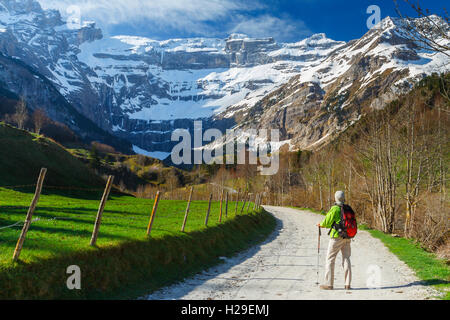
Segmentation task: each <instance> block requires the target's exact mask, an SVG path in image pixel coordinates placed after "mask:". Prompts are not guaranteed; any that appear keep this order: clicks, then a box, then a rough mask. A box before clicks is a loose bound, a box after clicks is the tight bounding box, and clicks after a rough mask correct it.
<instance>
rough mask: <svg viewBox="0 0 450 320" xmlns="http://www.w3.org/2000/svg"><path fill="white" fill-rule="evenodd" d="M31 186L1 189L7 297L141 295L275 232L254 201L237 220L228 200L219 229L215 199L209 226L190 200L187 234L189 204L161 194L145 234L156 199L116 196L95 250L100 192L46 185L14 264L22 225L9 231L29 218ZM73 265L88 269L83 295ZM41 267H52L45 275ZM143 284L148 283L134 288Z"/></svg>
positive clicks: (199, 204)
mask: <svg viewBox="0 0 450 320" xmlns="http://www.w3.org/2000/svg"><path fill="white" fill-rule="evenodd" d="M28 189H30V190H28V192H25V191H27V190H25V189H21V190H11V189H5V188H0V284H1V287H2V290H0V297H2V298H6V299H8V298H44V299H45V298H88V297H92V296H93V297H106V298H109V297H126V298H130V297H137V296H138V293H137V292H139V293H144V292H145V291H144V290H151V289H156V288H158V287H159V286H161V285H163V284H167V283H170V282H172V281H174V280H180V279H182V278H183V277H184V276H187V275H189V274H192V273H195V272H198V271H199V270H201V269H203V268H205V267H206V266H207V265H210V264H214V263H217V262H218V258H219V256H221V255H231V254H233V253H235V252H236V251H238V250H241V249H243V248H245V247H247V246H248V245H250V243H253V242H254V241H258V240H261V239H262V238H263V237H264V236H266V235H267V234H268V233H269V232H270V231H271V230H272V229H273V221H272V219H271V218H269V217H268V215H267V216H266V214H263V212H262V210H261V209H260V210H256V211H255V212H253V210H252V208H253V203H252V204H251V205H250V211H249V214H246V210H244V214H243V215H239V212H240V209H241V207H242V202H240V203H239V210H238V216H237V217H236V216H235V214H234V212H235V210H234V209H235V202H234V201H233V202H229V207H228V216H227V217H225V204H224V205H223V218H222V223H221V224H219V212H220V202H219V201H213V202H212V204H211V212H210V216H209V222H208V227H205V225H204V223H205V216H206V212H207V209H208V201H193V202H192V203H191V206H190V211H189V216H188V219H187V224H186V228H185V232H181V225H182V223H183V219H184V214H185V210H186V205H187V201H185V200H184V201H183V200H164V195H163V197H162V200H160V202H159V206H158V210H157V212H156V216H155V220H154V224H153V228H152V232H151V235H150V237H148V236H147V235H146V230H147V225H148V222H149V217H150V213H151V210H152V208H153V200H150V199H140V198H135V197H132V196H128V195H124V194H120V193H114V192H113V193H112V194H111V195H110V198H109V200H108V202H107V204H106V207H105V211H104V213H103V218H102V223H101V227H100V232H99V236H98V241H97V246H96V247H91V246H89V241H90V238H91V235H92V231H93V227H94V222H95V218H96V214H97V210H98V205H99V202H100V198H101V194H102V191H101V190H100V189H99V190H90V191H85V190H63V189H55V190H51V191H49V190H48V188H47V190H46V189H45V186H44V192H43V194H42V195H41V198H40V201H39V203H38V206H37V209H36V211H35V213H34V215H33V220H34V221H33V223H32V224H31V227H30V229H29V231H28V234H27V238H26V240H25V243H24V246H23V249H22V253H21V256H20V261H19V262H17V263H16V262H13V261H12V255H13V252H14V248H15V245H16V242H17V239H18V236H19V234H20V230H21V226H22V223H19V224H18V225H15V226H13V227H8V226H11V225H14V224H16V223H18V222H20V221H23V220H24V218H25V216H26V212H27V209H28V206H29V204H30V202H31V199H32V197H33V193H32V189H33V188H32V187H29V188H28ZM246 209H247V208H246ZM260 222H262V223H261V224H260ZM197 254H198V255H197ZM70 264H77V265H80V266H81V269H82V270H83V271H84V279H85V281H84V282H85V285H84V288H83V289H84V290H81V291H82V292H69V291H68V290H67V289H66V288H65V282H64V279H65V278H67V276H66V275H65V274H64V271H65V267H66V266H68V265H70ZM155 264H156V265H155ZM180 268H182V269H183V270H181V271H180ZM43 270H47V271H45V275H43V274H44V271H43ZM125 271H126V272H125ZM36 279H39V280H38V283H39V284H38V285H36V283H35V281H36ZM101 279H102V280H101ZM143 279H146V281H147V282H146V286H142V287H141V289H140V290H138V291H136V285H138V286H139V285H141V284H142V283H141V281H142V280H143ZM86 282H88V283H86ZM36 286H37V288H36ZM125 287H128V289H126V290H124V289H123V288H125ZM26 288H28V289H26ZM33 288H34V289H33ZM119 292H120V293H119ZM131 292H134V293H131Z"/></svg>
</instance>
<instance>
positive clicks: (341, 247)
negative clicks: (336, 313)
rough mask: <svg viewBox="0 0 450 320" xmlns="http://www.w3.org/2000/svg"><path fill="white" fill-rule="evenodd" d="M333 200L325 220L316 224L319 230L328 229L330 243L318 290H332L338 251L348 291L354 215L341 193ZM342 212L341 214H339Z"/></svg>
mask: <svg viewBox="0 0 450 320" xmlns="http://www.w3.org/2000/svg"><path fill="white" fill-rule="evenodd" d="M334 198H335V200H336V203H335V205H334V206H332V207H331V209H330V211H329V212H328V213H327V215H326V217H325V219H324V220H323V221H322V222H321V223H319V224H318V226H319V228H329V229H330V232H329V233H328V234H330V237H331V239H330V242H329V244H328V252H327V261H326V271H325V284H323V285H320V289H323V290H333V284H334V265H335V261H336V256H337V254H338V253H339V251H341V252H342V267H343V268H344V275H345V289H346V290H350V283H351V281H352V268H351V264H350V254H351V248H350V242H351V239H352V238H353V237H354V236H355V234H356V219H355V214H354V212H353V210H352V209H351V207H350V206H349V205H346V204H344V202H345V195H344V192H343V191H336V193H335V195H334ZM341 211H343V212H341Z"/></svg>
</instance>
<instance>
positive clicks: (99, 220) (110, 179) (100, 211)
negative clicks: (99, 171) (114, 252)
mask: <svg viewBox="0 0 450 320" xmlns="http://www.w3.org/2000/svg"><path fill="white" fill-rule="evenodd" d="M113 180H114V176H109V177H108V182H107V183H106V187H105V191H104V192H103V197H102V200H101V201H100V206H99V208H98V212H97V218H96V219H95V224H94V231H92V238H91V243H90V245H91V246H93V247H94V246H95V245H96V244H97V237H98V231H99V230H100V224H101V223H102V216H103V210H105V205H106V201H107V200H108V197H109V193H110V192H111V187H112V183H113Z"/></svg>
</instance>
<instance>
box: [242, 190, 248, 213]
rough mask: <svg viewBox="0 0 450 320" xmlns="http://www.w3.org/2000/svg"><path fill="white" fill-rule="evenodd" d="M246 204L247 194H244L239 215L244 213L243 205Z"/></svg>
mask: <svg viewBox="0 0 450 320" xmlns="http://www.w3.org/2000/svg"><path fill="white" fill-rule="evenodd" d="M246 203H247V194H244V204H243V206H242V208H241V214H242V213H243V212H244V208H245V204H246Z"/></svg>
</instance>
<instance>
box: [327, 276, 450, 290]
mask: <svg viewBox="0 0 450 320" xmlns="http://www.w3.org/2000/svg"><path fill="white" fill-rule="evenodd" d="M438 284H450V281H447V280H442V279H430V280H418V281H413V282H411V283H407V284H402V285H397V286H384V287H374V288H367V287H364V288H353V287H352V289H351V291H358V290H380V289H384V290H387V289H402V288H410V287H414V286H426V287H429V286H434V285H438ZM334 290H345V289H343V288H342V289H341V288H339V289H334Z"/></svg>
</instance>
